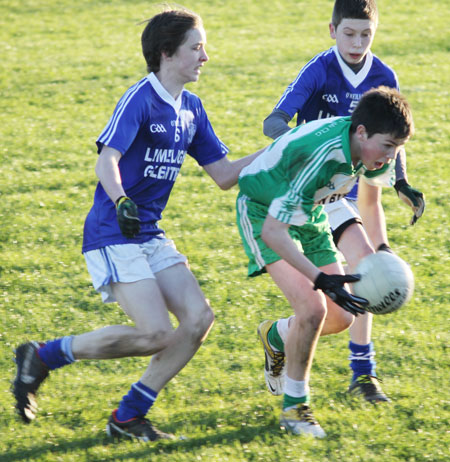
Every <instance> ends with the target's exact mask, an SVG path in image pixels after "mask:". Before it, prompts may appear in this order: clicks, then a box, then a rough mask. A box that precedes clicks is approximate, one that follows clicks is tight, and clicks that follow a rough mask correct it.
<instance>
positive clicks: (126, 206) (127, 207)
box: [116, 196, 141, 238]
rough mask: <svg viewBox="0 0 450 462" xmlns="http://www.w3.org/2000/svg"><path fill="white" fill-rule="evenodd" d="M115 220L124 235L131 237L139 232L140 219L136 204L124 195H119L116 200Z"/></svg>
mask: <svg viewBox="0 0 450 462" xmlns="http://www.w3.org/2000/svg"><path fill="white" fill-rule="evenodd" d="M116 210H117V221H118V223H119V228H120V231H121V232H122V234H123V235H124V236H125V237H128V238H131V237H135V236H136V235H137V234H139V231H140V229H141V220H140V219H139V216H138V209H137V205H136V204H135V203H134V202H133V201H132V200H131V199H130V198H129V197H126V196H120V197H119V198H118V199H117V201H116Z"/></svg>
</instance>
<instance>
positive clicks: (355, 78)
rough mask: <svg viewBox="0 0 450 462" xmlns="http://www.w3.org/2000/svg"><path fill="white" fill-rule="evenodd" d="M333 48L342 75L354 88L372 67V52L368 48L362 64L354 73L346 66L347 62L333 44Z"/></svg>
mask: <svg viewBox="0 0 450 462" xmlns="http://www.w3.org/2000/svg"><path fill="white" fill-rule="evenodd" d="M333 50H334V54H335V55H336V58H337V60H338V63H339V66H340V68H341V70H342V73H343V74H344V77H345V78H346V79H347V80H348V81H349V82H350V83H351V84H352V85H353V87H354V88H356V87H357V86H358V85H359V84H360V83H361V82H363V81H364V79H365V78H366V77H367V74H368V73H369V71H370V68H371V67H372V62H373V54H372V52H371V51H370V50H369V52H368V53H367V55H366V60H365V62H364V66H363V67H362V68H361V69H360V70H359V72H358V73H356V74H355V73H354V72H353V71H352V70H351V68H350V67H349V66H348V64H347V63H346V62H345V61H344V60H343V59H342V56H341V55H340V54H339V51H338V49H337V46H336V45H334V46H333Z"/></svg>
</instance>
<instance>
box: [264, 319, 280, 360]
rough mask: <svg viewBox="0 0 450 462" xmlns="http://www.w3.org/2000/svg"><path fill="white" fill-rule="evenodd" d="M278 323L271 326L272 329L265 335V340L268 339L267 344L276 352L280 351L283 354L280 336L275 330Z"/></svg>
mask: <svg viewBox="0 0 450 462" xmlns="http://www.w3.org/2000/svg"><path fill="white" fill-rule="evenodd" d="M277 323H278V321H276V322H274V323H273V324H272V327H271V328H270V330H269V333H268V334H267V338H268V339H269V343H270V344H271V345H272V346H273V347H274V348H275V349H276V350H278V351H282V352H283V353H284V343H283V340H281V337H280V334H279V333H278V329H277Z"/></svg>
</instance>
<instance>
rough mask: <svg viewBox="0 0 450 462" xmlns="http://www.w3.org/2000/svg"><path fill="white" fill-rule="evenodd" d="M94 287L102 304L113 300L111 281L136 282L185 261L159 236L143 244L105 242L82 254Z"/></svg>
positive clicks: (174, 248)
mask: <svg viewBox="0 0 450 462" xmlns="http://www.w3.org/2000/svg"><path fill="white" fill-rule="evenodd" d="M84 258H85V259H86V263H87V267H88V271H89V274H90V275H91V277H92V283H93V285H94V289H95V290H96V291H97V292H99V293H100V294H101V296H102V300H103V302H104V303H112V302H115V301H116V299H115V297H114V296H113V294H112V290H111V283H113V282H136V281H140V280H142V279H155V273H158V272H159V271H162V270H163V269H166V268H169V267H170V266H173V265H176V264H177V263H187V258H186V257H185V256H184V255H183V254H181V253H179V252H178V250H177V249H176V247H175V244H174V242H173V241H172V240H170V239H167V238H165V237H164V236H159V237H157V238H155V239H151V240H150V241H148V242H144V243H143V244H119V245H109V246H106V247H102V248H101V249H95V250H90V251H89V252H85V253H84Z"/></svg>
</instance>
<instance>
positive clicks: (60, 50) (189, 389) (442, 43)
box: [0, 0, 450, 462]
mask: <svg viewBox="0 0 450 462" xmlns="http://www.w3.org/2000/svg"><path fill="white" fill-rule="evenodd" d="M184 4H185V6H187V7H190V8H192V9H194V10H195V11H196V12H198V13H199V14H200V15H202V17H203V19H204V22H205V27H206V30H207V33H208V48H207V51H208V53H209V55H210V58H211V60H210V62H209V63H208V64H207V66H206V67H205V69H204V72H203V75H202V77H201V79H200V82H199V83H198V84H195V85H190V86H189V89H191V90H192V91H194V92H196V93H197V94H198V95H199V96H200V97H201V98H202V100H203V102H204V105H205V107H206V109H207V111H208V114H209V116H210V119H211V121H212V123H213V126H214V127H215V130H216V132H217V133H218V135H219V136H220V137H221V138H222V139H223V141H224V142H225V143H226V144H227V145H228V146H229V147H230V148H231V154H230V157H231V158H238V157H240V156H242V155H245V154H248V153H251V152H254V151H255V150H256V149H258V148H260V147H262V146H264V145H265V144H267V142H268V140H267V139H266V138H265V137H264V136H263V134H262V121H263V119H264V117H265V116H266V115H267V114H268V113H269V112H270V111H271V110H272V108H273V106H274V105H275V103H276V102H277V100H278V98H279V96H280V95H281V93H282V92H283V90H284V89H285V87H286V86H287V84H288V83H289V82H290V81H291V80H292V79H293V78H294V77H295V75H296V74H297V72H298V70H299V69H300V67H301V66H302V65H303V64H304V63H305V62H306V61H307V60H309V59H310V58H311V57H312V56H314V55H315V54H316V53H317V52H319V51H321V50H323V49H325V48H327V47H329V46H331V44H332V43H333V42H332V41H331V39H330V38H329V37H328V32H327V30H328V29H327V27H328V21H329V17H330V15H331V8H332V1H331V0H330V1H324V0H317V1H315V2H306V1H303V0H301V1H294V0H285V1H281V0H272V1H266V0H260V1H249V2H238V1H236V0H230V1H223V0H222V1H219V0H208V1H206V0H198V1H196V2H193V1H187V2H185V3H184ZM378 6H379V9H380V26H379V29H378V32H377V36H376V38H375V43H374V46H373V50H374V52H375V54H377V55H378V56H380V57H381V58H382V59H384V60H385V61H386V62H387V63H388V64H389V65H391V66H393V67H394V68H395V70H396V72H397V74H398V76H399V79H400V83H401V86H402V90H403V91H404V93H405V94H406V95H407V97H408V99H409V100H410V102H411V104H412V107H413V110H414V116H415V124H416V136H415V137H414V138H413V139H412V140H411V141H410V143H409V146H408V171H409V178H410V182H411V183H412V184H413V185H414V186H416V187H417V188H418V189H420V190H422V191H424V192H425V194H426V197H427V209H426V212H425V215H424V217H423V218H422V219H421V220H420V221H419V222H418V224H417V225H416V226H415V227H414V228H412V227H409V226H408V225H407V223H408V221H409V219H410V215H411V212H410V210H409V209H408V208H407V207H406V206H404V205H403V203H401V202H400V201H399V200H398V199H397V197H396V195H395V193H394V192H393V191H390V190H389V191H385V192H384V198H383V203H384V205H385V208H386V214H387V219H388V231H389V236H390V240H391V244H392V247H393V248H394V249H395V250H396V251H397V252H398V253H399V254H400V255H401V256H402V257H403V258H404V259H405V260H407V261H408V262H409V263H410V264H411V265H412V267H413V270H414V273H415V277H416V290H415V294H414V297H413V299H412V301H411V302H410V303H409V304H408V306H406V307H405V308H404V309H402V310H400V311H399V312H397V313H394V314H392V315H389V316H385V317H377V319H376V320H375V325H374V340H375V345H376V348H377V361H378V372H379V374H380V376H382V377H383V379H384V388H385V390H386V391H387V392H388V393H389V394H390V396H391V397H392V399H393V402H392V403H391V404H390V405H388V406H377V407H374V406H370V405H368V404H366V403H363V402H360V401H357V400H349V399H348V398H347V397H346V395H345V393H344V391H345V389H346V387H347V385H348V381H349V378H350V374H349V370H348V365H347V354H348V352H347V346H346V345H347V342H348V335H347V333H343V334H341V335H338V336H331V337H327V338H323V339H321V341H320V344H319V347H318V351H317V355H316V360H315V363H314V366H313V374H312V381H311V386H312V390H313V404H314V409H315V413H316V416H317V418H318V419H319V421H320V422H321V424H322V425H323V427H324V428H325V429H326V431H327V433H328V435H329V436H328V438H327V439H325V440H320V441H316V440H312V439H308V438H298V437H293V436H289V435H286V434H284V433H283V432H281V430H280V429H279V428H278V425H277V421H278V415H279V408H280V399H279V398H276V397H273V396H271V395H270V394H268V392H266V390H265V387H264V381H263V376H262V368H263V356H262V352H261V348H260V346H259V344H258V341H257V337H256V332H255V331H256V327H257V325H258V323H259V322H260V321H261V320H263V319H267V318H273V319H274V318H277V317H279V316H283V315H287V314H290V309H289V307H288V306H287V304H286V302H285V301H284V299H283V297H282V296H281V294H280V292H279V291H278V290H277V289H276V288H275V286H274V284H273V283H272V282H271V281H270V279H269V278H268V277H267V276H264V277H261V278H257V279H256V280H248V279H247V278H246V268H245V264H246V261H245V256H244V254H243V251H242V249H241V244H240V240H239V236H238V233H237V229H236V226H235V224H234V220H235V219H234V200H235V196H236V189H233V190H231V191H227V192H221V191H220V190H219V189H218V188H217V187H215V186H214V185H213V183H212V181H211V180H210V179H209V178H208V177H207V176H206V174H205V173H204V172H203V171H202V170H201V169H199V167H197V166H196V164H195V162H193V161H192V159H188V160H187V161H186V163H185V165H184V167H183V170H182V174H181V175H180V176H179V179H178V180H177V184H176V186H175V189H174V194H173V196H172V197H171V199H170V201H169V206H168V208H167V210H166V212H165V214H164V219H163V222H162V226H163V228H164V229H165V230H166V231H167V234H168V235H169V237H171V238H173V239H175V241H176V243H177V245H178V247H179V249H180V250H181V251H182V252H184V253H186V254H187V255H188V256H189V259H190V263H191V267H192V269H193V271H194V273H195V275H196V276H197V278H198V280H199V281H200V284H201V286H202V289H203V290H204V292H205V294H206V296H207V297H208V298H209V299H210V301H211V304H212V306H213V308H214V311H215V314H216V322H215V325H214V328H213V330H212V331H211V333H210V335H209V337H208V339H207V341H206V343H205V345H204V346H203V347H202V349H201V350H200V351H199V353H198V354H197V355H196V357H195V358H194V360H193V361H192V362H191V363H189V364H188V366H187V367H186V368H185V369H184V370H183V371H182V372H181V373H180V374H179V375H178V376H177V377H176V378H175V379H174V380H173V381H172V382H171V383H170V384H169V385H168V387H167V388H166V389H165V390H164V391H163V392H162V393H161V394H160V397H159V398H158V403H157V405H156V406H155V408H154V410H153V411H152V416H153V419H154V420H155V421H156V422H157V423H158V424H159V426H160V427H161V428H162V429H164V430H167V431H172V432H175V433H176V434H178V435H184V436H186V437H187V438H188V440H185V441H175V442H162V443H158V444H150V445H144V444H135V443H131V442H120V443H118V444H114V443H111V442H109V441H108V440H107V439H106V435H105V432H104V426H105V422H106V419H107V417H108V415H109V413H110V411H111V409H112V408H113V407H114V406H115V405H116V404H117V402H118V400H119V399H120V397H121V396H122V395H123V394H124V393H126V391H127V390H128V387H129V384H130V383H132V382H133V381H136V380H137V379H138V378H139V376H140V373H141V371H142V370H143V368H144V367H145V365H146V362H147V360H146V359H145V358H144V359H140V358H138V359H136V358H133V359H123V360H112V361H103V362H102V361H91V362H79V363H76V364H75V365H73V366H71V367H68V368H65V369H62V370H58V371H55V372H54V373H52V375H51V377H50V379H49V380H48V381H47V382H46V383H45V384H44V385H43V387H42V392H41V394H40V399H39V404H40V409H41V411H40V414H39V418H38V419H37V420H36V422H34V423H33V424H32V425H29V426H24V425H23V424H21V423H20V422H19V421H18V420H17V419H16V417H15V414H14V409H13V406H14V403H13V400H12V397H11V394H10V393H9V387H10V381H11V379H12V378H13V376H14V365H13V363H12V361H11V358H12V349H13V348H14V347H15V346H17V344H18V343H20V342H22V341H23V340H24V339H49V338H53V337H58V336H60V335H62V334H65V333H68V332H72V333H81V332H84V331H86V330H91V329H95V328H97V327H101V326H103V325H106V324H114V323H126V322H128V321H127V319H126V317H125V316H124V315H123V314H122V312H121V311H120V309H119V308H118V307H117V306H115V305H102V304H101V302H100V297H99V296H98V295H97V294H95V292H94V291H93V289H92V288H91V283H90V278H89V274H88V273H87V270H86V269H85V263H84V259H83V257H82V255H81V253H80V247H81V238H82V227H83V222H84V218H85V216H86V213H87V212H88V210H89V208H90V205H91V201H92V197H93V192H94V188H95V184H96V179H95V175H94V171H93V167H94V163H95V159H96V154H95V147H94V141H95V138H96V136H97V135H98V134H99V132H100V131H101V130H102V128H103V127H104V125H105V123H106V122H107V120H108V118H109V116H110V114H111V112H112V110H113V107H114V105H115V103H116V102H117V99H118V98H119V97H120V96H121V95H122V93H123V92H124V91H125V89H126V88H127V87H128V86H129V85H131V84H133V83H134V82H135V81H137V80H138V79H139V78H140V77H141V76H142V75H144V72H145V65H144V61H143V59H142V58H141V55H140V49H139V43H140V42H139V37H140V33H141V30H142V26H136V23H137V22H139V21H141V20H143V19H146V18H148V17H150V16H152V15H153V14H154V13H155V12H157V11H158V6H157V5H156V4H152V3H149V2H144V1H124V0H113V1H100V0H98V1H88V0H78V1H77V2H73V1H71V2H69V1H67V0H59V1H54V0H42V1H37V0H36V1H32V0H21V1H20V2H19V1H17V0H11V1H9V2H3V3H1V4H0V15H1V17H2V19H3V21H2V27H1V28H0V40H1V43H2V44H3V47H2V50H3V52H2V66H1V67H0V92H1V94H2V103H3V104H2V111H1V113H0V134H1V139H2V148H1V151H0V152H1V154H0V156H1V163H0V178H1V182H0V184H1V187H0V194H1V196H0V199H1V200H0V315H1V316H0V368H1V371H2V374H1V375H0V434H1V437H0V460H1V461H2V462H13V461H14V462H17V461H24V462H25V461H46V462H51V461H52V462H53V461H77V462H83V461H89V462H91V461H101V460H111V461H115V460H118V461H141V460H152V461H167V460H170V461H172V462H188V461H199V460H200V461H207V462H210V461H233V462H234V461H264V462H265V461H278V460H292V461H304V462H309V461H331V462H334V461H350V460H351V461H364V462H375V461H377V462H378V461H389V462H390V461H407V462H419V461H421V462H422V461H432V462H439V461H442V462H443V461H444V460H448V447H449V443H450V441H449V438H448V430H449V393H448V370H449V369H448V368H449V360H448V351H447V350H446V345H447V344H448V325H447V324H446V321H447V319H448V305H449V296H448V288H449V277H448V268H449V260H450V259H449V223H448V218H447V204H448V192H447V191H448V188H447V183H448V178H449V176H450V169H449V167H448V152H449V134H450V127H449V123H448V121H447V111H448V107H449V103H450V98H449V94H448V89H449V87H450V61H449V59H448V58H449V43H450V34H449V29H448V19H447V18H448V13H449V8H450V5H449V2H448V0H446V1H441V2H435V1H432V0H426V1H424V2H414V1H412V0H399V1H396V2H394V1H387V0H379V1H378Z"/></svg>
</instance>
